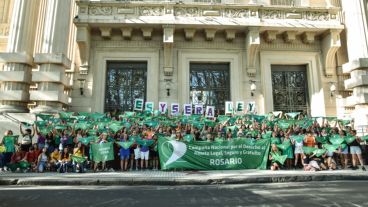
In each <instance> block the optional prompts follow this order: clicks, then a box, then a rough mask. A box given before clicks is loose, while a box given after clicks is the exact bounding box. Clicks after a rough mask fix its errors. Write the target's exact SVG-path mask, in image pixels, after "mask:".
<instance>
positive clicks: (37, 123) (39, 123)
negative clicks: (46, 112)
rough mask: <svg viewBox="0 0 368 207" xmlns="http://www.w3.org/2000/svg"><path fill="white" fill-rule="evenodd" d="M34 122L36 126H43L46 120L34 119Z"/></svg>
mask: <svg viewBox="0 0 368 207" xmlns="http://www.w3.org/2000/svg"><path fill="white" fill-rule="evenodd" d="M34 124H36V126H37V127H44V126H46V125H47V121H35V122H34Z"/></svg>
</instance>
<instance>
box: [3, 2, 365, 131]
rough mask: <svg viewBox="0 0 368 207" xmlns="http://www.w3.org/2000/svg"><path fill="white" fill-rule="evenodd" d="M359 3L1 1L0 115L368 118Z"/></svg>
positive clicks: (358, 121) (362, 12)
mask: <svg viewBox="0 0 368 207" xmlns="http://www.w3.org/2000/svg"><path fill="white" fill-rule="evenodd" d="M367 36H368V32H367V1H366V0H341V1H340V0H168V1H160V0H151V1H145V0H141V1H133V0H132V1H129V0H80V1H75V0H2V1H0V50H1V53H0V61H1V71H0V82H1V87H0V111H1V112H7V113H10V112H12V113H14V112H20V113H24V112H31V113H38V112H51V113H52V112H57V111H59V110H70V111H90V112H106V111H114V110H119V111H125V110H132V107H133V101H134V99H137V98H143V99H144V100H146V101H152V102H154V104H155V106H156V108H157V107H158V103H159V102H168V103H179V104H181V105H183V104H186V103H192V104H204V105H211V106H215V107H216V110H217V111H219V112H222V111H223V110H224V104H225V102H226V101H233V102H234V103H235V102H236V101H243V102H245V103H254V104H255V111H256V113H259V114H263V113H268V112H270V111H280V110H282V111H288V112H290V111H301V112H307V113H308V114H310V115H311V116H338V117H341V118H343V117H350V116H351V117H353V118H355V122H356V126H357V127H359V126H361V127H362V126H364V125H367V124H368V123H367V120H368V117H367V116H368V86H367V85H368V74H367V70H368V45H367V44H368V39H367Z"/></svg>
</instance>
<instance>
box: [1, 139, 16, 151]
mask: <svg viewBox="0 0 368 207" xmlns="http://www.w3.org/2000/svg"><path fill="white" fill-rule="evenodd" d="M16 139H17V136H5V137H4V145H5V152H15V146H14V144H15V142H16Z"/></svg>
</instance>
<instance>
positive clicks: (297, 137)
mask: <svg viewBox="0 0 368 207" xmlns="http://www.w3.org/2000/svg"><path fill="white" fill-rule="evenodd" d="M290 138H291V139H292V140H295V142H298V143H300V142H303V140H304V135H292V136H291V137H290Z"/></svg>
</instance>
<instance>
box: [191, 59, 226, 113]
mask: <svg viewBox="0 0 368 207" xmlns="http://www.w3.org/2000/svg"><path fill="white" fill-rule="evenodd" d="M189 81H190V100H191V103H192V104H203V105H204V106H207V105H208V106H215V107H216V111H217V112H218V113H223V112H224V109H225V101H230V69H229V63H190V79H189Z"/></svg>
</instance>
